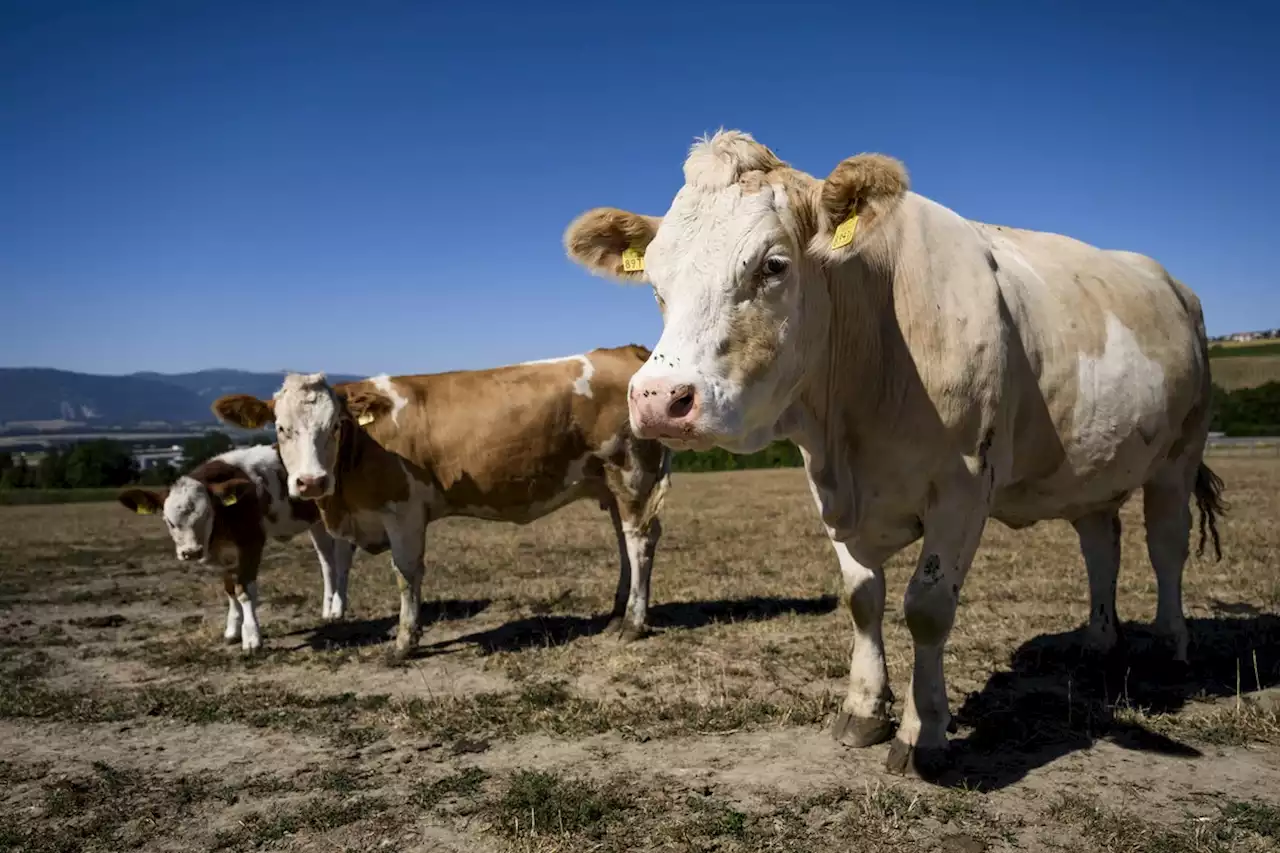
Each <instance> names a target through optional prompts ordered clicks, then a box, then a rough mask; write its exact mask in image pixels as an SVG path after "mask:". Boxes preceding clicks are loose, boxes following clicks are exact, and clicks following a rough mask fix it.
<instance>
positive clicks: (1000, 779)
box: [0, 458, 1280, 853]
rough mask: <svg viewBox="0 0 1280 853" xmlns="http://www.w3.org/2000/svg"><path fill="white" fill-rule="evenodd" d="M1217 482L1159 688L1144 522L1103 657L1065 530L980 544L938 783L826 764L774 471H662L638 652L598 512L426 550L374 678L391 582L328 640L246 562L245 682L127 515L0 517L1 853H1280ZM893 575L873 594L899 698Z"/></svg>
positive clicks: (299, 546)
mask: <svg viewBox="0 0 1280 853" xmlns="http://www.w3.org/2000/svg"><path fill="white" fill-rule="evenodd" d="M1214 465H1215V467H1216V468H1217V469H1218V471H1219V473H1221V474H1222V476H1223V477H1224V479H1226V481H1227V486H1228V491H1227V498H1228V499H1229V500H1230V501H1231V504H1232V506H1231V509H1232V511H1231V514H1230V515H1229V516H1228V518H1227V520H1226V521H1225V523H1224V525H1223V544H1224V551H1225V555H1224V559H1223V560H1222V562H1220V563H1215V562H1212V561H1210V560H1208V559H1203V560H1197V559H1195V558H1193V560H1192V561H1191V562H1190V563H1189V564H1188V568H1187V572H1186V578H1185V598H1186V604H1187V613H1188V618H1189V621H1190V624H1191V630H1192V651H1191V654H1192V664H1191V667H1190V669H1189V670H1186V671H1180V670H1177V669H1175V668H1173V667H1171V666H1169V665H1167V664H1166V661H1165V658H1164V656H1163V655H1162V654H1161V653H1160V652H1159V651H1158V650H1154V649H1153V648H1152V645H1153V644H1152V643H1151V642H1150V640H1151V638H1150V636H1149V635H1148V634H1147V633H1146V632H1145V631H1144V626H1145V624H1146V623H1147V622H1148V621H1149V620H1150V619H1151V618H1152V616H1153V614H1154V609H1155V585H1154V578H1153V575H1152V572H1151V569H1150V567H1149V565H1148V564H1147V562H1146V557H1145V553H1144V548H1143V545H1142V534H1141V524H1140V521H1139V520H1140V518H1141V512H1140V506H1138V503H1139V501H1138V500H1136V499H1135V501H1134V502H1133V504H1131V505H1130V506H1129V507H1127V508H1126V510H1125V515H1124V520H1125V524H1126V528H1125V533H1124V542H1125V558H1124V567H1123V570H1122V573H1121V578H1120V593H1119V595H1120V599H1119V603H1120V612H1121V616H1122V617H1124V618H1125V619H1127V620H1131V621H1130V622H1127V623H1126V629H1127V630H1126V636H1127V637H1128V643H1127V646H1126V650H1125V651H1124V652H1123V653H1121V654H1118V655H1116V656H1115V657H1114V659H1111V660H1108V661H1105V662H1103V661H1094V660H1091V659H1089V658H1087V657H1084V656H1083V655H1082V654H1081V653H1080V650H1079V646H1078V643H1077V635H1076V629H1077V628H1078V627H1079V625H1080V624H1081V623H1082V622H1083V621H1084V619H1085V617H1086V615H1087V606H1088V605H1087V593H1086V590H1087V584H1086V580H1085V572H1084V568H1083V565H1082V563H1081V561H1080V558H1079V554H1078V551H1077V548H1076V544H1075V537H1074V534H1073V533H1072V531H1071V529H1070V528H1069V527H1068V526H1066V525H1065V524H1061V523H1056V524H1045V525H1041V526H1039V527H1037V528H1033V529H1031V530H1027V531H1022V532H1018V533H1015V532H1012V531H1009V530H1007V529H1005V528H1003V527H1001V526H999V525H995V524H993V525H992V526H991V527H990V528H989V529H988V531H987V534H986V537H985V542H984V547H983V548H982V550H981V551H980V552H979V556H978V559H977V562H976V564H975V567H974V569H973V572H972V573H971V575H970V577H969V580H968V583H967V584H966V586H965V587H964V589H963V591H962V603H961V610H960V614H959V617H958V624H957V626H956V629H955V631H954V632H953V635H952V640H951V643H950V647H949V651H948V654H947V660H946V666H947V675H948V685H949V688H950V692H951V702H952V708H953V711H955V712H956V713H957V715H958V722H959V730H958V732H957V733H956V735H955V736H954V739H953V744H954V747H955V749H954V754H955V758H956V770H955V773H954V774H953V775H952V776H951V777H949V778H948V779H946V780H944V781H943V783H940V784H929V783H925V782H921V781H918V780H911V779H902V778H897V777H891V776H888V775H886V774H885V773H884V772H883V770H882V766H883V762H884V758H885V753H886V750H887V747H885V746H880V747H872V748H870V749H867V750H848V749H844V748H842V747H839V746H837V745H836V744H835V743H834V742H833V741H832V740H831V738H830V735H829V732H828V727H829V724H830V722H831V719H832V717H833V715H834V712H835V710H836V709H837V707H838V705H839V701H840V699H841V697H842V696H843V693H844V689H845V677H846V675H847V672H848V657H849V645H850V641H851V631H850V617H849V615H848V611H847V610H846V609H844V608H843V607H840V606H838V602H837V598H836V591H837V589H838V587H839V581H838V572H837V569H836V561H835V558H834V554H833V553H832V551H831V548H830V545H829V544H828V543H827V541H826V539H825V537H824V536H823V534H822V533H821V530H820V527H819V525H818V522H817V520H816V519H815V517H814V510H813V507H812V502H811V499H810V497H809V494H808V490H807V487H806V486H805V484H804V480H803V475H802V474H801V473H800V472H799V471H796V470H781V471H759V472H746V473H733V474H703V475H686V476H682V477H678V478H677V479H676V481H675V486H674V488H673V490H672V493H671V496H670V499H669V502H668V506H667V511H666V512H665V515H664V518H665V526H666V530H667V533H666V535H665V537H664V539H663V541H662V543H661V544H660V545H659V548H658V555H657V561H656V567H655V570H654V581H653V589H654V608H653V611H652V612H653V617H654V622H655V625H656V632H655V634H654V635H653V636H651V637H649V638H647V639H644V640H642V641H639V642H636V643H632V644H628V645H621V644H619V643H617V642H616V641H615V640H613V639H611V638H609V637H607V636H605V635H603V634H601V633H600V631H601V629H602V628H603V625H604V619H603V618H602V614H603V613H604V612H605V610H606V609H607V607H608V604H609V603H610V601H611V599H612V595H613V584H614V582H615V578H616V569H615V565H616V554H615V550H614V544H613V536H612V533H611V532H610V529H609V524H608V520H607V517H606V516H605V515H604V514H603V513H601V512H599V511H598V510H596V509H595V507H593V506H588V505H587V504H585V503H583V504H578V505H574V506H572V507H569V508H568V509H566V510H564V511H561V512H560V513H558V514H556V515H553V516H551V517H550V518H548V519H545V520H543V521H541V522H538V523H535V524H533V525H530V526H528V527H523V528H521V527H515V526H508V525H501V524H494V523H484V522H469V521H462V520H450V521H445V522H443V523H440V524H437V525H433V526H432V527H431V529H430V531H429V534H428V540H429V541H428V551H427V553H428V583H427V586H426V590H425V593H424V595H425V598H426V599H427V603H426V604H425V605H424V610H425V611H426V615H427V621H428V626H429V627H428V628H427V630H426V632H425V634H424V637H423V642H422V650H421V652H420V654H419V655H418V656H417V657H415V658H414V659H413V660H411V661H410V662H408V664H407V665H404V666H399V667H392V666H389V665H387V664H386V663H384V659H383V656H382V652H383V651H384V650H385V648H386V645H387V640H388V638H389V637H390V636H391V631H392V629H393V612H394V607H395V602H396V594H395V586H394V582H393V580H392V575H391V571H390V568H389V560H388V558H387V557H386V556H382V557H377V558H373V557H368V556H362V557H360V558H358V559H357V564H356V567H355V570H354V572H353V577H352V581H351V598H352V604H353V608H354V616H353V617H351V618H349V619H348V620H347V621H346V622H344V623H341V624H337V625H322V624H321V622H320V619H319V611H320V578H319V571H318V569H317V567H316V564H315V560H314V556H313V554H312V552H311V550H310V546H309V544H308V543H307V542H306V540H305V539H299V540H297V541H295V542H293V543H290V544H288V545H277V546H274V547H272V548H271V549H270V550H269V551H268V555H267V560H266V565H265V567H264V571H263V578H262V597H263V602H264V603H263V605H262V608H261V616H262V620H263V626H264V635H265V638H266V649H265V652H264V653H263V654H261V655H260V656H258V657H256V658H253V659H245V658H243V657H242V656H241V653H240V651H239V648H238V646H237V647H232V648H228V647H226V646H224V645H222V643H221V636H220V635H221V630H222V622H223V617H224V613H225V608H224V604H223V597H222V593H221V590H220V588H219V585H218V584H217V583H216V581H215V579H214V578H212V577H210V576H209V575H208V574H202V572H201V570H200V569H199V568H197V567H192V566H184V565H182V564H179V563H177V562H175V561H174V560H173V558H172V554H171V549H170V546H169V544H168V539H167V536H166V535H165V532H164V529H163V524H161V523H160V522H159V521H158V520H157V519H155V518H154V517H137V516H133V515H131V514H129V513H127V512H126V511H125V510H124V509H123V508H121V507H119V506H116V505H114V504H81V505H66V506H21V507H4V508H0V668H2V672H0V744H2V745H3V749H2V750H0V783H2V784H3V793H2V794H0V797H2V800H3V801H2V802H0V850H24V851H41V852H42V853H43V851H78V850H84V851H117V850H127V849H141V850H248V849H271V850H296V851H302V850H308V851H309V850H317V851H319V850H324V851H330V850H334V851H336V850H384V849H395V850H415V851H452V850H456V851H463V850H465V851H473V850H474V851H562V850H563V851H568V850H572V851H575V853H578V852H579V851H580V853H585V851H631V850H646V851H647V850H688V851H694V850H718V851H739V850H742V851H745V850H770V851H815V853H820V851H836V850H841V851H844V850H859V851H876V850H885V851H888V850H892V851H895V853H897V851H947V853H978V851H987V850H1014V849H1016V850H1027V851H1039V850H1055V851H1060V850H1093V851H1124V852H1125V853H1188V851H1251V850H1277V849H1280V713H1278V710H1277V708H1278V705H1277V703H1276V702H1275V700H1274V694H1275V692H1276V690H1275V689H1274V688H1275V687H1276V685H1280V615H1278V613H1280V528H1278V527H1277V518H1280V489H1277V488H1276V483H1277V478H1278V477H1280V460H1269V459H1266V458H1221V459H1216V460H1215V461H1214ZM914 558H915V551H914V550H913V551H911V552H909V553H907V554H904V555H901V556H900V557H899V558H897V559H896V560H895V561H894V562H893V563H892V564H891V566H890V567H889V570H888V577H889V583H890V593H889V597H890V606H889V613H888V615H887V616H886V627H885V631H886V647H887V652H888V657H889V668H890V674H891V677H892V679H893V686H894V690H895V692H896V693H897V695H898V696H899V697H902V696H903V695H904V693H905V691H906V686H907V679H908V677H909V670H910V660H911V657H910V656H911V645H910V638H909V635H908V633H907V631H906V628H905V625H904V624H903V621H902V618H901V613H900V610H901V608H900V602H901V598H902V593H903V589H904V587H905V584H906V581H907V578H908V574H909V566H910V565H912V564H913V562H914ZM206 571H207V570H206ZM899 710H900V708H899Z"/></svg>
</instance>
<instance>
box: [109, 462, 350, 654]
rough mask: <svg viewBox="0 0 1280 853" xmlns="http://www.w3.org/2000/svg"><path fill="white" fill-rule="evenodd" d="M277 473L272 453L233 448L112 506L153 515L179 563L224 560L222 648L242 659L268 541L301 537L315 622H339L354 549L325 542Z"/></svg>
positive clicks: (254, 627)
mask: <svg viewBox="0 0 1280 853" xmlns="http://www.w3.org/2000/svg"><path fill="white" fill-rule="evenodd" d="M285 476H286V475H285V467H284V462H283V460H281V458H280V454H279V451H278V450H277V448H276V447H275V446H266V445H259V446H255V447H244V448H237V449H235V450H229V451H227V452H226V453H222V454H219V455H218V456H215V457H213V458H212V459H210V460H208V461H207V462H203V463H201V464H200V465H197V466H196V467H195V468H194V469H192V471H191V473H189V474H186V475H184V476H182V477H179V478H178V479H177V481H176V482H175V483H174V484H173V485H172V486H171V487H169V488H168V489H166V490H164V491H153V490H151V489H126V490H125V491H123V492H121V493H120V495H119V500H120V503H121V504H123V505H124V506H125V507H126V508H128V509H130V510H132V511H134V512H136V513H139V514H140V515H151V514H156V513H159V514H160V515H162V517H163V518H164V523H165V525H166V526H167V527H168V529H169V536H170V538H172V539H173V547H174V551H175V552H176V554H177V557H178V559H179V560H182V561H184V562H190V561H193V560H198V561H199V562H201V563H208V562H210V561H212V562H215V563H218V562H223V561H224V560H225V565H226V568H225V569H224V571H223V575H222V586H223V589H224V590H225V591H226V593H227V628H226V632H225V633H224V634H223V636H224V638H225V639H226V641H227V642H228V643H234V642H236V641H237V640H239V641H240V647H241V649H243V650H244V651H245V652H256V651H257V650H259V649H260V648H262V634H261V630H260V626H259V622H258V566H259V565H260V564H261V562H262V551H263V547H264V546H265V545H266V543H267V540H268V539H276V540H279V541H285V540H287V539H291V538H293V537H294V536H296V535H297V534H299V533H302V532H303V531H306V532H307V533H309V534H310V536H311V542H312V544H313V545H314V546H315V549H316V555H317V556H318V557H319V558H320V568H321V572H322V573H323V575H324V601H323V605H322V607H321V617H322V618H324V619H327V620H332V619H341V618H342V615H343V611H344V608H345V605H346V584H347V573H348V570H349V569H350V567H351V558H352V554H353V551H354V549H353V548H352V547H351V545H350V544H348V543H346V542H342V541H340V540H337V539H335V538H334V537H333V536H331V535H330V534H329V532H328V530H326V529H325V526H324V523H323V521H321V519H320V513H319V512H318V511H317V509H316V506H315V504H313V503H311V502H310V501H304V500H294V499H291V498H290V497H289V493H288V489H287V487H286V485H285Z"/></svg>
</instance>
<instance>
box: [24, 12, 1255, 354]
mask: <svg viewBox="0 0 1280 853" xmlns="http://www.w3.org/2000/svg"><path fill="white" fill-rule="evenodd" d="M1277 7H1280V4H1275V3H1270V4H1268V3H1264V2H1254V3H1233V4H1227V3H1222V4H1213V5H1212V7H1211V4H1208V3H1195V4H1192V3H1182V2H1131V3H1123V4H1121V3H1114V2H1108V3H1085V2H1080V3H1067V2H1047V0H1021V2H1016V3H1003V2H982V3H978V4H969V3H955V2H947V3H941V2H939V3H924V4H919V3H907V2H904V3H898V4H883V3H867V4H862V3H856V2H844V3H839V4H822V5H819V4H808V3H801V2H796V3H785V4H784V3H772V4H767V5H766V4H752V3H746V2H735V3H721V2H706V3H691V2H687V0H686V2H682V3H678V4H676V3H666V2H660V0H645V2H644V3H639V4H636V3H632V4H605V3H593V4H580V5H575V4H567V3H565V4H530V3H521V4H512V5H509V6H508V5H504V4H492V3H489V4H487V3H448V4H446V3H408V2H392V0H381V2H372V3H352V2H349V0H341V1H340V0H310V2H305V3H303V2H290V3H286V2H262V0H252V2H250V0H216V2H213V1H212V0H210V2H196V0H166V2H129V0H90V2H71V0H20V1H19V0H0V104H3V109H0V188H2V189H0V295H2V304H3V314H4V315H6V317H7V320H6V322H5V324H4V333H3V334H0V365H3V366H21V365H40V366H52V367H61V368H67V369H74V370H87V371H92V372H98V373H124V372H131V371H134V370H143V369H156V370H172V371H178V370H190V369H198V368H204V367H215V366H219V367H237V368H245V369H264V370H270V369H283V368H289V369H299V370H318V369H323V370H329V371H333V372H355V373H375V372H382V371H388V372H391V373H411V372H428V371H436V370H448V369H457V368H469V367H483V366H488V365H495V364H503V363H508V362H512V361H520V360H525V359H533V358H543V357H550V356H554V355H560V354H566V353H571V352H578V351H582V350H585V349H589V348H591V347H594V346H611V345H616V344H623V343H629V342H633V341H634V342H636V343H645V344H652V343H653V342H654V341H656V339H657V337H658V334H659V331H660V319H659V316H658V312H657V309H656V307H655V305H654V302H653V298H652V297H651V296H650V294H649V293H648V292H647V291H646V290H644V289H639V288H624V287H621V286H618V285H614V284H611V283H608V282H605V281H603V280H600V279H594V278H591V277H590V276H588V275H587V274H586V273H585V272H582V271H581V270H579V269H578V268H577V267H575V266H574V265H573V264H571V263H570V262H569V261H568V260H567V259H566V258H565V257H564V253H563V250H562V248H561V242H560V241H561V234H562V232H563V230H564V227H565V225H566V224H568V222H569V221H570V219H572V218H573V217H574V216H575V215H577V214H578V213H580V212H581V211H582V210H585V209H586V208H589V207H593V206H596V205H601V204H608V205H616V206H619V207H626V208H629V209H632V210H636V211H640V212H647V213H654V214H660V213H662V212H664V211H665V210H666V208H667V206H668V204H669V202H670V199H671V197H672V195H673V194H674V193H675V191H676V190H677V189H678V188H679V186H680V182H681V173H680V165H681V162H682V160H683V158H684V154H685V152H686V151H687V149H688V146H689V144H690V143H691V141H692V140H693V138H694V137H695V136H698V135H700V134H702V133H704V132H706V131H709V130H715V129H716V128H718V127H721V126H724V127H734V128H739V129H742V130H746V131H749V132H751V133H752V134H753V135H755V137H756V138H757V139H759V140H760V141H762V142H764V143H766V144H768V145H769V146H771V147H772V148H773V149H774V150H775V151H776V152H777V153H778V154H779V156H781V157H783V158H784V159H786V160H788V161H789V162H791V163H793V164H794V165H796V166H798V167H800V168H803V169H805V170H807V171H810V172H812V173H814V174H818V175H824V174H826V172H827V171H829V170H830V169H831V168H832V167H833V166H834V165H835V164H836V163H837V162H839V161H840V160H841V159H843V158H844V157H846V156H848V155H850V154H855V153H858V152H860V151H884V152H886V153H890V154H893V155H895V156H897V157H899V158H901V159H902V160H903V161H904V162H905V163H906V164H907V166H908V168H909V169H910V171H911V174H912V179H913V185H914V188H915V189H916V190H917V191H919V192H921V193H923V194H924V195H927V196H930V197H931V198H934V199H936V200H938V201H940V202H942V203H943V204H946V205H948V206H949V207H951V208H953V209H954V210H956V211H958V212H960V213H961V214H963V215H965V216H968V217H971V218H974V219H980V220H985V221H990V222H996V223H1001V224H1008V225H1016V226H1019V227H1024V228H1036V229H1044V230H1051V231H1058V232H1061V233H1066V234H1070V235H1072V236H1075V237H1078V238H1080V239H1083V240H1086V241H1088V242H1092V243H1096V244H1098V245H1101V246H1105V247H1107V248H1124V249H1130V250H1135V251H1141V252H1145V253H1148V254H1150V255H1152V256H1154V257H1155V258H1157V259H1158V260H1160V261H1161V262H1162V263H1163V264H1165V266H1167V267H1168V268H1169V269H1170V270H1171V271H1172V273H1173V274H1174V275H1176V276H1178V277H1179V278H1181V279H1182V280H1184V281H1186V282H1187V283H1188V284H1189V285H1191V287H1192V288H1194V289H1195V290H1196V291H1197V292H1198V293H1199V294H1200V296H1201V299H1202V300H1203V302H1204V305H1205V311H1206V315H1207V322H1208V326H1209V331H1210V333H1222V332H1227V331H1236V330H1241V329H1253V328H1259V327H1267V326H1277V325H1280V276H1278V275H1277V268H1278V266H1280V248H1278V247H1280V165H1278V164H1277V160H1278V159H1280V106H1278V105H1280V94H1278V93H1280V59H1277V58H1276V55H1275V53H1274V36H1275V33H1276V32H1277V31H1278V30H1280V8H1277Z"/></svg>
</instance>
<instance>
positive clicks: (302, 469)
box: [275, 373, 342, 500]
mask: <svg viewBox="0 0 1280 853" xmlns="http://www.w3.org/2000/svg"><path fill="white" fill-rule="evenodd" d="M275 419H276V442H277V444H278V445H279V448H280V459H281V460H282V461H283V462H284V467H285V470H286V471H287V472H288V481H289V495H290V497H294V498H306V499H312V500H314V499H316V498H323V497H328V496H329V495H332V494H333V489H334V485H335V482H336V476H335V475H336V472H337V466H338V444H339V435H340V433H341V429H342V408H341V406H340V404H339V402H338V398H337V395H336V394H335V393H334V391H333V389H332V388H330V387H329V384H328V382H326V381H325V376H324V374H323V373H313V374H298V373H291V374H289V375H288V376H286V377H285V380H284V385H283V387H281V389H280V390H279V391H277V392H276V393H275Z"/></svg>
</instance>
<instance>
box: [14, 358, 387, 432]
mask: <svg viewBox="0 0 1280 853" xmlns="http://www.w3.org/2000/svg"><path fill="white" fill-rule="evenodd" d="M284 374H285V371H280V372H278V373H250V372H248V371H243V370H201V371H198V372H196V373H151V372H147V373H134V374H132V375H129V376H98V375H95V374H91V373H74V372H72V371H68V370H52V369H49V368H43V367H5V368H0V426H2V427H4V428H6V429H8V430H14V429H24V428H26V429H30V428H39V429H43V430H50V429H68V428H84V427H88V428H115V429H118V428H137V427H143V428H148V429H154V428H160V427H174V428H179V427H191V426H199V425H204V424H213V423H216V422H217V419H216V418H215V417H214V416H213V412H212V411H210V409H209V407H210V406H211V405H212V404H213V401H214V400H215V399H217V398H218V397H220V396H222V395H223V394H253V395H255V396H257V397H269V396H271V394H273V393H275V391H276V390H277V389H278V388H279V387H280V383H281V381H282V379H283V377H284ZM329 378H330V381H333V382H348V381H351V380H354V379H361V378H363V377H359V376H349V375H345V374H332V375H330V377H329ZM24 431H25V430H24Z"/></svg>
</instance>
